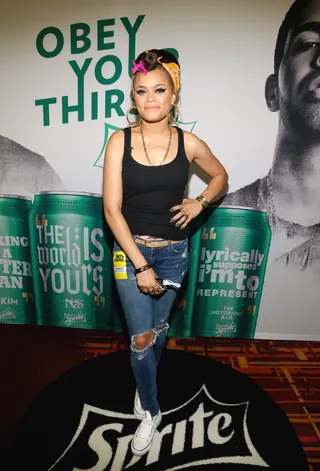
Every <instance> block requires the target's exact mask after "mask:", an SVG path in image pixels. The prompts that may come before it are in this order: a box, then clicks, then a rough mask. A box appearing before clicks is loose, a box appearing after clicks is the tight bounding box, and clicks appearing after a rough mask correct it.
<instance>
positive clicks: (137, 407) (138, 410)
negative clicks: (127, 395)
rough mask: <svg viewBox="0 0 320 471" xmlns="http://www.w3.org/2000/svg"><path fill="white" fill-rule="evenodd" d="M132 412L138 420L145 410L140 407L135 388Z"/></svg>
mask: <svg viewBox="0 0 320 471" xmlns="http://www.w3.org/2000/svg"><path fill="white" fill-rule="evenodd" d="M133 413H134V416H135V418H136V419H138V420H142V419H143V417H144V413H145V410H144V409H143V408H142V405H141V401H140V396H139V393H138V390H137V389H136V394H135V396H134V406H133Z"/></svg>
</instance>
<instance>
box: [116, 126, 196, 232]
mask: <svg viewBox="0 0 320 471" xmlns="http://www.w3.org/2000/svg"><path fill="white" fill-rule="evenodd" d="M176 129H177V131H178V152H177V155H176V157H175V159H174V160H173V161H172V162H169V163H168V164H164V165H160V166H153V167H150V166H147V165H143V164H140V163H138V162H137V161H136V160H134V158H133V157H132V155H131V153H130V148H131V128H125V129H124V130H123V131H124V154H123V162H122V184H123V203H122V214H123V216H124V218H125V219H126V221H127V223H128V225H129V228H130V231H131V233H132V234H136V235H149V236H154V237H159V238H160V237H161V238H163V239H169V240H182V239H184V238H185V237H187V236H188V235H189V231H190V228H189V225H188V226H187V227H186V228H185V229H183V230H182V231H181V230H180V229H179V228H178V227H176V226H175V224H174V223H172V222H170V219H171V218H172V217H173V216H174V215H175V214H177V213H176V212H174V213H171V212H170V211H169V210H170V208H172V206H175V205H177V204H181V203H182V199H183V195H184V190H185V187H186V185H187V182H188V178H189V167H190V162H189V160H188V158H187V156H186V153H185V149H184V139H183V131H182V130H181V129H179V128H178V127H177V128H176Z"/></svg>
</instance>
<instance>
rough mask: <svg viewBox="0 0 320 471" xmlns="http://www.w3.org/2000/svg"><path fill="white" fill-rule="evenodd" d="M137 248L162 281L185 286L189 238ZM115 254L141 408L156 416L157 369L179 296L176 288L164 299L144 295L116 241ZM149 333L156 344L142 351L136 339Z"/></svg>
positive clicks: (132, 268) (119, 291)
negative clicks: (172, 309)
mask: <svg viewBox="0 0 320 471" xmlns="http://www.w3.org/2000/svg"><path fill="white" fill-rule="evenodd" d="M133 238H134V239H135V238H136V236H133ZM137 247H138V248H139V249H140V251H141V253H142V254H143V256H144V257H145V259H146V260H147V262H148V263H150V264H151V265H152V267H153V269H154V271H155V272H156V274H157V276H158V277H159V278H162V279H169V280H171V281H174V282H176V283H180V284H181V283H182V281H183V278H184V276H185V274H186V272H187V269H188V239H184V240H182V241H179V242H177V243H175V244H171V242H170V241H169V244H168V246H166V247H145V246H143V245H138V244H137ZM113 252H114V261H115V260H119V262H118V264H117V262H116V263H115V262H114V266H115V267H116V266H118V267H120V269H119V268H118V271H117V270H115V281H116V286H117V290H118V293H119V297H120V301H121V305H122V309H123V312H124V316H125V319H126V323H127V326H128V331H129V335H130V339H131V347H130V348H131V354H130V355H131V356H130V358H131V365H132V369H133V373H134V376H135V380H136V384H137V388H138V391H139V395H140V400H141V405H142V407H143V408H144V409H145V410H148V411H149V412H150V413H151V415H152V416H154V415H156V414H157V413H158V411H159V403H158V397H157V366H158V363H159V360H160V357H161V352H162V350H163V347H164V344H165V342H166V336H167V332H168V328H169V324H168V317H169V314H170V310H171V307H172V305H173V303H174V300H175V298H176V296H177V293H176V292H175V291H174V290H172V289H168V290H167V291H165V292H164V293H163V294H161V295H160V296H150V295H146V294H144V293H142V292H141V291H140V290H139V288H138V286H137V282H136V277H135V275H134V266H133V265H132V263H131V262H130V260H129V259H128V258H127V257H126V256H125V254H124V252H122V249H121V248H120V247H119V246H118V244H117V243H116V242H115V244H114V248H113ZM116 252H119V253H118V254H117V253H116ZM147 332H153V333H154V338H153V341H152V343H151V344H150V345H148V346H147V347H145V348H144V349H142V350H139V349H138V348H137V346H136V344H135V336H136V335H141V334H145V333H147Z"/></svg>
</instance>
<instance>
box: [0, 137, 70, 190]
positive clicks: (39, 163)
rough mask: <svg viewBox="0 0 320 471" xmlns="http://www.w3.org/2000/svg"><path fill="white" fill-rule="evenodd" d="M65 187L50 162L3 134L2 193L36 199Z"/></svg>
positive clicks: (0, 144) (0, 160)
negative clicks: (43, 193)
mask: <svg viewBox="0 0 320 471" xmlns="http://www.w3.org/2000/svg"><path fill="white" fill-rule="evenodd" d="M62 188H63V185H62V182H61V180H60V178H59V176H58V175H57V174H56V172H55V171H54V170H53V168H52V167H51V166H50V165H49V164H48V162H47V161H46V159H45V158H44V157H42V156H41V155H39V154H36V153H35V152H32V151H31V150H29V149H26V148H25V147H23V146H22V145H20V144H18V143H17V142H15V141H13V140H11V139H9V138H7V137H4V136H2V135H0V193H1V194H9V195H20V196H28V197H31V198H32V197H33V196H34V194H35V193H38V192H40V191H49V190H59V189H62Z"/></svg>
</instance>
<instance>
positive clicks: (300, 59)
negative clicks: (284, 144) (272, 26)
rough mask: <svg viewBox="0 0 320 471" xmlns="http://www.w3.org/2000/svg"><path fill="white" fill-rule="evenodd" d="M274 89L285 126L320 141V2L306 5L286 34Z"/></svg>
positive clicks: (315, 0) (318, 0) (316, 0)
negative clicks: (308, 134)
mask: <svg viewBox="0 0 320 471" xmlns="http://www.w3.org/2000/svg"><path fill="white" fill-rule="evenodd" d="M278 87H279V88H278V93H279V107H280V115H281V118H282V121H283V122H284V124H285V126H286V127H289V128H290V129H291V128H292V127H293V128H294V129H295V130H298V131H300V132H301V131H302V132H303V131H304V132H307V133H310V132H311V133H316V134H319V137H320V0H314V1H312V2H311V3H310V4H309V5H308V7H307V8H306V9H305V11H304V12H303V13H302V15H301V17H300V19H299V21H298V22H297V25H296V26H295V27H294V28H293V29H292V30H291V31H290V33H289V36H288V38H287V43H286V48H285V52H284V55H283V58H282V61H281V66H280V70H279V75H278Z"/></svg>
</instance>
